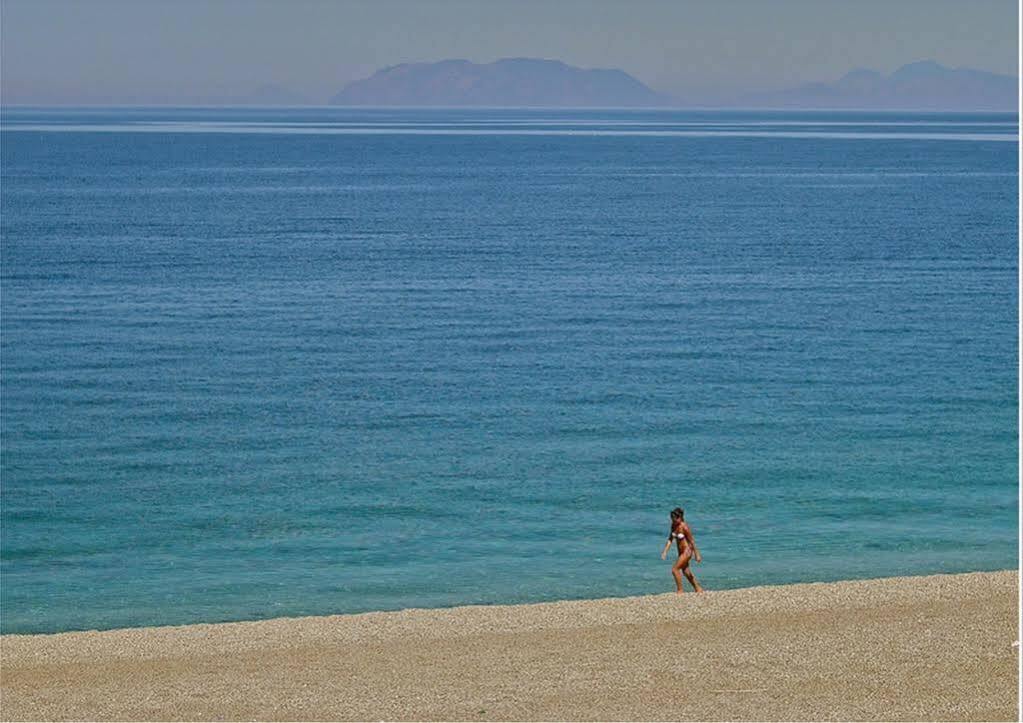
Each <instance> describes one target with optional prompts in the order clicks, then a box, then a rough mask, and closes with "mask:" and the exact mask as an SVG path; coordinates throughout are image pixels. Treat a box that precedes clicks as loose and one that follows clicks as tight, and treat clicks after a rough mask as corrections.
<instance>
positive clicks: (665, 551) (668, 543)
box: [661, 532, 671, 560]
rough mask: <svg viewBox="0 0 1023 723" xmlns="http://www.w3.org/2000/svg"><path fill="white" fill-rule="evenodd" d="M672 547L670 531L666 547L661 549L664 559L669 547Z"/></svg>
mask: <svg viewBox="0 0 1023 723" xmlns="http://www.w3.org/2000/svg"><path fill="white" fill-rule="evenodd" d="M669 547H671V533H670V532H669V533H668V541H667V542H665V543H664V549H663V550H661V559H662V560H663V559H664V558H665V557H666V556H667V554H668V548H669Z"/></svg>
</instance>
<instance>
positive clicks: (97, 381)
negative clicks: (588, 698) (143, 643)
mask: <svg viewBox="0 0 1023 723" xmlns="http://www.w3.org/2000/svg"><path fill="white" fill-rule="evenodd" d="M0 125H2V131H3V132H2V139H0V152H2V179H0V180H2V184H0V210H2V214H0V231H2V297H0V303H2V339H0V341H2V349H0V352H2V354H0V366H2V381H3V393H2V398H0V402H2V409H0V411H2V419H0V422H2V425H0V435H2V437H0V439H2V446H3V454H2V486H0V491H2V510H0V513H2V558H0V559H2V561H0V571H2V586H0V600H2V620H0V624H2V629H3V631H4V632H38V631H57V630H66V629H79V628H94V627H100V628H106V627H121V626H132V625H154V624H172V623H173V624H176V623H188V622H197V621H219V620H238V619H251V618H264V617H275V616H281V615H305V614H325V613H336V612H353V611H362V610H374V609H394V608H401V607H410V606H416V607H429V606H443V605H455V604H466V603H506V602H525V601H535V600H549V599H561V598H578V597H598V596H612V595H631V594H642V593H649V592H661V591H667V590H669V589H671V587H672V582H671V579H670V577H669V574H668V568H667V564H666V563H662V562H661V561H660V559H659V558H658V553H659V551H660V548H661V545H662V544H663V541H664V538H665V535H666V533H667V512H668V510H669V509H671V508H672V507H674V506H675V505H678V504H681V505H683V506H685V507H686V509H687V520H689V521H690V523H691V525H692V527H693V529H694V531H695V533H696V536H697V542H698V544H699V545H700V547H701V549H702V551H703V553H704V556H705V562H704V564H703V565H702V566H699V567H697V568H696V573H697V575H698V576H699V577H700V578H701V581H702V582H703V583H704V584H705V585H706V586H707V587H709V588H726V587H738V586H746V585H753V584H763V583H782V582H794V581H805V580H829V579H838V578H855V577H876V576H882V575H899V574H924V573H934V572H954V571H965V570H989V569H1000V568H1006V567H1015V566H1016V565H1017V558H1016V550H1017V490H1018V487H1017V480H1016V460H1017V444H1016V439H1017V437H1016V419H1017V403H1016V399H1017V390H1016V379H1017V361H1016V360H1017V348H1016V338H1017V321H1016V309H1017V299H1016V279H1017V272H1016V269H1017V255H1016V248H1017V194H1018V176H1017V165H1016V164H1017V142H1016V139H1017V135H1018V131H1017V121H1016V117H1015V116H1014V115H1000V114H978V115H969V114H892V113H887V114H859V113H739V112H736V113H712V112H704V113H679V112H664V111H659V112H652V111H629V112H626V111H543V110H534V111H509V110H481V111H453V110H416V111H413V110H401V111H384V110H376V111H374V110H342V109H334V110H317V109H287V110H229V109H179V110H171V109H168V110H152V109H98V110H97V109H93V110H73V109H72V110H63V111H54V110H39V109H4V110H3V113H2V124H0Z"/></svg>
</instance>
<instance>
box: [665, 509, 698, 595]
mask: <svg viewBox="0 0 1023 723" xmlns="http://www.w3.org/2000/svg"><path fill="white" fill-rule="evenodd" d="M685 517H686V513H685V511H684V510H683V509H682V508H681V507H676V508H675V509H673V510H672V511H671V529H670V530H669V531H668V541H667V542H666V543H665V544H664V549H663V550H661V559H662V560H663V559H664V558H665V557H666V556H667V554H668V549H669V548H670V547H671V543H672V542H675V543H676V545H678V560H676V561H675V564H674V565H672V566H671V575H672V577H674V578H675V587H676V588H678V589H677V590H675V593H676V594H678V595H681V594H682V593H683V592H685V590H683V589H682V576H683V575H685V576H686V580H688V581H689V584H690V585H692V586H693V590H695V591H696V592H703V588H702V587H700V583H698V582H696V576H695V575H693V571H692V570H690V569H689V560H690V559H692V557H693V555H694V554H695V555H696V561H697V562H702V561H703V557H701V556H700V551H699V550H698V549H696V542H695V541H694V540H693V531H692V530H690V529H689V525H687V524H686V522H685Z"/></svg>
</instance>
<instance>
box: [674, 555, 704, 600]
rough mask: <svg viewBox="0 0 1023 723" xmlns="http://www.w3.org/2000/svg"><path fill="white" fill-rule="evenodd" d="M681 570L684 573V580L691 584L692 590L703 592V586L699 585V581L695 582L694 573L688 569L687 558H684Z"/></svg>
mask: <svg viewBox="0 0 1023 723" xmlns="http://www.w3.org/2000/svg"><path fill="white" fill-rule="evenodd" d="M682 572H683V573H685V576H686V580H688V581H689V584H690V585H692V586H693V590H695V591H696V592H703V588H702V587H700V583H698V582H696V575H694V574H693V571H692V570H690V569H689V561H688V560H686V565H685V567H683V568H682ZM681 584H682V581H681V580H679V585H681Z"/></svg>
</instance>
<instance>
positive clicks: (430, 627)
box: [0, 571, 1019, 720]
mask: <svg viewBox="0 0 1023 723" xmlns="http://www.w3.org/2000/svg"><path fill="white" fill-rule="evenodd" d="M666 582H668V581H666ZM1018 584H1019V578H1018V574H1017V572H1016V571H1005V572H993V573H969V574H961V575H937V576H929V577H910V578H891V579H882V580H869V581H850V582H837V583H817V584H801V585H786V586H779V587H760V588H749V589H742V590H729V591H720V592H709V593H707V594H704V595H699V596H698V595H695V594H691V593H690V594H686V595H683V596H677V595H675V594H664V595H652V596H645V597H636V598H622V599H606V600H587V601H573V602H557V603H543V604H535V605H515V606H486V607H462V608H452V609H443V610H406V611H401V612H390V613H368V614H361V615H343V616H330V617H316V618H297V619H295V618H293V619H277V620H267V621H260V622H247V623H226V624H217V625H190V626H184V627H166V628H140V629H128V630H114V631H108V632H80V633H62V634H58V635H29V636H19V635H7V636H3V637H2V638H0V643H2V694H3V703H2V717H3V719H4V720H24V719H42V720H52V719H87V720H146V719H159V720H180V719H189V720H217V719H257V720H295V719H301V720H337V719H347V720H353V719H355V720H381V719H395V720H407V719H416V720H507V719H516V720H598V719H599V720H749V719H755V720H781V719H785V720H879V719H885V720H1015V719H1016V718H1017V715H1018V708H1017V703H1018V701H1017V691H1018V654H1019V647H1018V643H1017V644H1016V645H1014V643H1015V642H1016V641H1017V640H1018V639H1019V632H1018V618H1017V610H1018Z"/></svg>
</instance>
